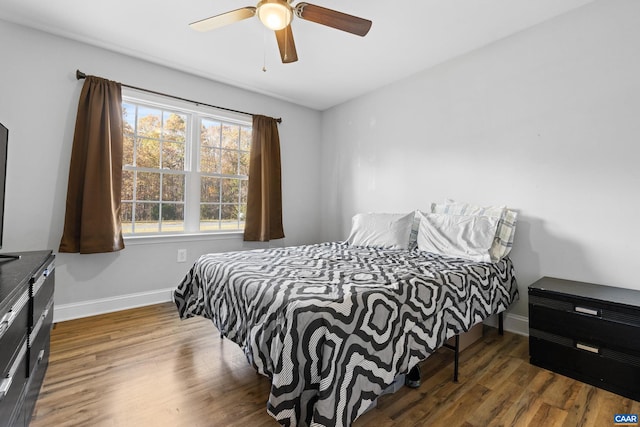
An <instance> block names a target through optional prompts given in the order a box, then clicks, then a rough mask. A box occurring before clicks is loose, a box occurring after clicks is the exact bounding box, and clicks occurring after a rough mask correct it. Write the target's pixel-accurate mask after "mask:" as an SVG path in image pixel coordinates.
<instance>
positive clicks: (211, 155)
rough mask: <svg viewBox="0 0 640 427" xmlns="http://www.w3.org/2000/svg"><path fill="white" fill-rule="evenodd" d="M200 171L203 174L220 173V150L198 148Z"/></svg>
mask: <svg viewBox="0 0 640 427" xmlns="http://www.w3.org/2000/svg"><path fill="white" fill-rule="evenodd" d="M200 171H201V172H205V173H219V172H220V149H218V148H211V147H200Z"/></svg>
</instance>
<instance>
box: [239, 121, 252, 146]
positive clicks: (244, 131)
mask: <svg viewBox="0 0 640 427" xmlns="http://www.w3.org/2000/svg"><path fill="white" fill-rule="evenodd" d="M240 149H241V150H244V151H250V150H251V128H250V127H247V126H242V127H241V128H240Z"/></svg>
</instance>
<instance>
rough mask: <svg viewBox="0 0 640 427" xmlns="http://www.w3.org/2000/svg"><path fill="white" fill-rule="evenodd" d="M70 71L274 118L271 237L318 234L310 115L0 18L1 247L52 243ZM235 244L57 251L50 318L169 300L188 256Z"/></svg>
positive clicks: (70, 104)
mask: <svg viewBox="0 0 640 427" xmlns="http://www.w3.org/2000/svg"><path fill="white" fill-rule="evenodd" d="M76 69H80V70H81V71H83V72H85V73H87V74H93V75H97V76H102V77H105V78H109V79H112V80H117V81H120V82H123V83H126V84H129V85H133V86H139V87H143V88H148V89H152V90H156V91H161V92H165V93H169V94H172V95H177V96H180V97H184V98H187V99H193V100H196V101H201V102H205V103H210V104H213V105H220V106H223V107H227V108H233V109H237V110H241V111H248V112H251V113H257V114H265V115H269V116H273V117H282V119H283V123H282V124H281V125H280V140H281V150H282V165H283V166H282V177H283V211H284V214H283V216H284V218H283V220H284V229H285V234H286V236H287V237H286V238H285V239H284V241H277V242H275V244H276V245H283V244H286V245H296V244H304V243H315V242H317V241H318V240H319V238H320V232H319V221H320V219H319V210H320V202H319V197H318V194H319V192H320V178H319V173H320V169H319V168H320V167H319V165H318V162H317V159H318V157H319V155H320V148H319V147H320V137H319V135H320V126H321V114H320V113H319V112H317V111H315V110H311V109H307V108H304V107H300V106H297V105H294V104H290V103H287V102H283V101H280V100H276V99H273V98H269V97H267V96H263V95H258V94H255V93H252V92H249V91H245V90H241V89H238V88H235V87H231V86H227V85H223V84H219V83H216V82H212V81H210V80H206V79H202V78H199V77H195V76H191V75H188V74H185V73H182V72H178V71H175V70H171V69H169V68H164V67H161V66H158V65H154V64H151V63H148V62H144V61H140V60H137V59H134V58H131V57H127V56H124V55H120V54H116V53H113V52H109V51H107V50H103V49H100V48H95V47H91V46H89V45H86V44H82V43H78V42H75V41H71V40H68V39H64V38H60V37H56V36H51V35H48V34H45V33H42V32H38V31H34V30H31V29H27V28H25V27H21V26H17V25H14V24H10V23H7V22H5V21H1V20H0V122H2V123H3V124H4V125H5V126H7V127H8V128H9V132H10V141H9V160H8V176H7V178H8V179H7V193H6V210H5V230H4V231H5V234H4V242H3V248H2V251H3V252H15V251H28V250H41V249H53V250H57V248H58V245H59V242H60V237H61V235H62V227H63V221H64V211H65V198H66V188H67V177H68V172H69V159H70V153H71V145H72V140H73V129H74V123H75V116H76V110H77V105H78V104H77V103H78V96H79V94H80V89H81V87H82V82H81V81H80V82H79V81H77V80H76V78H75V70H76ZM260 72H261V71H260ZM243 247H246V245H244V244H243V242H242V239H241V236H233V237H231V238H226V239H220V240H213V239H212V240H196V241H180V242H175V241H172V242H164V243H160V244H128V245H127V248H126V249H124V250H123V251H121V252H118V253H113V254H97V255H77V254H59V255H58V258H57V261H56V264H57V269H56V292H55V302H56V310H57V311H56V320H60V319H61V318H68V317H74V316H76V315H85V314H91V313H94V312H96V311H105V310H111V309H116V308H122V307H126V306H128V305H131V304H133V305H135V304H138V303H140V304H142V303H146V302H153V301H156V300H158V299H160V300H168V298H169V292H168V289H169V288H172V287H175V286H176V284H177V283H178V281H179V280H180V279H181V278H182V277H183V276H184V274H185V273H186V271H187V269H188V268H189V266H190V263H191V262H192V261H194V260H195V259H196V258H197V256H199V255H200V254H203V253H206V252H212V251H227V250H236V249H242V248H243ZM178 248H186V249H187V251H188V263H187V264H182V263H180V264H179V263H177V262H176V252H177V249H178Z"/></svg>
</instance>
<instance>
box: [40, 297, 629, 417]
mask: <svg viewBox="0 0 640 427" xmlns="http://www.w3.org/2000/svg"><path fill="white" fill-rule="evenodd" d="M460 363H461V365H460V382H459V383H457V384H456V383H454V382H453V381H452V373H453V353H452V352H451V351H450V350H447V349H440V350H438V351H437V352H436V353H434V354H433V355H432V356H431V357H429V358H428V359H427V360H426V361H424V362H423V363H422V364H421V370H422V372H423V384H422V386H421V387H420V388H418V389H409V388H406V387H403V388H402V389H400V390H399V391H398V392H396V393H395V394H391V395H385V396H382V397H381V398H379V399H378V403H377V407H375V408H373V409H371V410H370V411H369V412H367V413H366V414H364V415H363V416H362V417H361V418H360V419H358V420H357V421H356V422H355V424H354V427H365V426H384V427H400V426H422V425H429V426H436V427H438V426H442V427H453V426H467V427H486V426H532V427H533V426H539V425H545V426H546V425H557V426H566V427H574V426H584V427H590V426H601V425H611V424H612V419H613V415H614V414H615V413H621V412H624V413H640V402H636V401H632V400H630V399H627V398H624V397H621V396H618V395H616V394H613V393H610V392H607V391H604V390H600V389H597V388H595V387H593V386H590V385H587V384H583V383H580V382H578V381H574V380H572V379H569V378H566V377H563V376H561V375H558V374H555V373H552V372H549V371H546V370H544V369H541V368H538V367H535V366H532V365H530V364H529V361H528V340H527V338H526V337H522V336H518V335H515V334H510V333H508V332H507V333H505V335H504V336H500V335H498V334H497V331H496V330H495V329H493V328H485V333H484V336H483V337H482V339H480V340H478V341H477V342H475V343H474V344H472V345H471V346H470V347H468V348H467V349H466V350H465V351H464V352H462V353H461V356H460ZM269 389H270V383H269V380H268V379H267V378H266V377H263V376H262V375H259V374H257V373H256V372H255V371H254V369H253V368H252V367H251V366H249V365H248V363H247V361H246V358H245V356H244V354H243V353H242V351H241V350H240V348H239V347H238V346H237V345H236V344H234V343H233V342H231V341H229V340H223V339H221V338H220V335H219V333H218V331H217V330H216V328H215V327H214V326H213V324H212V323H211V322H210V321H208V320H206V319H202V318H194V319H188V320H184V321H183V320H180V319H179V318H178V315H177V312H176V309H175V306H174V305H173V304H172V303H167V304H158V305H154V306H149V307H142V308H137V309H133V310H127V311H123V312H118V313H110V314H105V315H101V316H95V317H90V318H85V319H78V320H72V321H68V322H62V323H59V324H57V325H55V327H54V329H53V331H52V335H51V356H50V365H49V369H48V371H47V374H46V377H45V380H44V384H43V387H42V390H41V393H40V398H39V399H38V402H37V404H36V408H35V411H34V415H33V419H32V423H31V426H32V427H49V426H54V425H55V426H63V425H78V426H91V427H102V426H109V427H111V426H118V427H121V426H147V425H153V426H159V427H162V426H167V427H181V426H184V427H187V426H188V427H191V426H238V427H247V426H251V427H254V426H258V427H260V426H265V427H266V426H277V425H278V424H277V422H276V421H275V420H274V419H273V418H272V417H271V416H269V414H267V412H266V401H267V397H268V395H269Z"/></svg>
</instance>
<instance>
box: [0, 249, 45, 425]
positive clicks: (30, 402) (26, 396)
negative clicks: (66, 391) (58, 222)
mask: <svg viewBox="0 0 640 427" xmlns="http://www.w3.org/2000/svg"><path fill="white" fill-rule="evenodd" d="M16 255H20V259H16V260H0V374H1V376H0V427H5V426H7V427H8V426H11V427H15V426H28V425H29V421H30V420H31V414H32V412H33V408H34V406H35V403H36V400H37V399H38V393H39V392H40V387H41V386H42V381H43V380H44V374H45V372H46V370H47V366H48V364H49V338H50V336H51V325H52V320H53V290H54V282H55V273H54V269H55V266H54V256H53V255H52V253H51V251H35V252H21V253H17V254H16Z"/></svg>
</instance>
